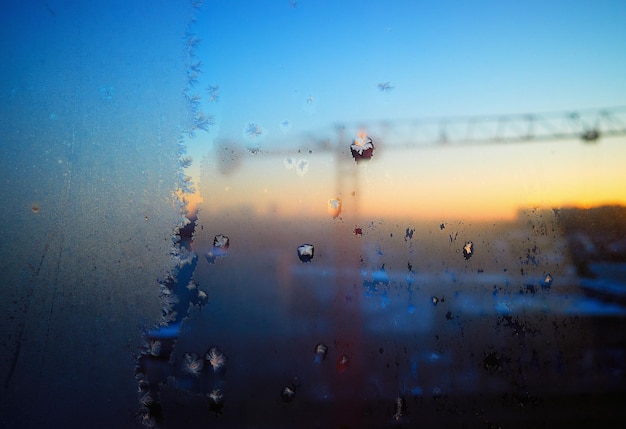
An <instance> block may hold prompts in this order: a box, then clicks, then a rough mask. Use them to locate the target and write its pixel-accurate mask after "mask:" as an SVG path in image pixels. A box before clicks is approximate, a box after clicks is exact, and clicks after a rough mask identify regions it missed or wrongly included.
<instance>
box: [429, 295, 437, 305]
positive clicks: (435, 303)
mask: <svg viewBox="0 0 626 429" xmlns="http://www.w3.org/2000/svg"><path fill="white" fill-rule="evenodd" d="M431 301H432V302H433V305H437V304H439V298H437V297H436V296H433V297H432V298H431Z"/></svg>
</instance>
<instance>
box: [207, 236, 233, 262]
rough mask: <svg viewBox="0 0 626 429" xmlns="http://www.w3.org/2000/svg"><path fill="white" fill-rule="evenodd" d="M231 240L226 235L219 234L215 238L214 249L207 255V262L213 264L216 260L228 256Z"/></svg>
mask: <svg viewBox="0 0 626 429" xmlns="http://www.w3.org/2000/svg"><path fill="white" fill-rule="evenodd" d="M229 247H230V239H229V238H228V237H227V236H225V235H224V234H218V235H216V236H215V237H214V238H213V249H211V250H210V251H209V252H208V253H207V254H206V259H207V261H208V262H209V263H210V264H212V263H213V262H215V259H217V258H219V257H222V256H226V255H228V248H229Z"/></svg>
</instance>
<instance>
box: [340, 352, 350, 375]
mask: <svg viewBox="0 0 626 429" xmlns="http://www.w3.org/2000/svg"><path fill="white" fill-rule="evenodd" d="M348 365H350V359H349V358H348V355H345V354H344V355H341V357H340V358H339V360H337V372H339V373H342V372H344V371H345V370H346V369H348Z"/></svg>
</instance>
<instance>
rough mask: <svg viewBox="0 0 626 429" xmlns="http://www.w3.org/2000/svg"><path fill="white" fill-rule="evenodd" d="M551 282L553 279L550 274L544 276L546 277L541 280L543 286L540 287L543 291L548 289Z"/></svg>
mask: <svg viewBox="0 0 626 429" xmlns="http://www.w3.org/2000/svg"><path fill="white" fill-rule="evenodd" d="M553 281H554V279H553V278H552V276H551V275H550V274H546V277H545V278H544V279H543V284H542V285H541V287H542V288H544V289H549V288H550V286H552V282H553Z"/></svg>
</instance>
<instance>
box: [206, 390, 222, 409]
mask: <svg viewBox="0 0 626 429" xmlns="http://www.w3.org/2000/svg"><path fill="white" fill-rule="evenodd" d="M207 397H208V398H209V411H212V412H214V413H215V414H217V415H219V414H222V408H223V407H224V395H223V394H222V391H221V390H220V389H213V390H212V391H211V393H209V394H208V395H207Z"/></svg>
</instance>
